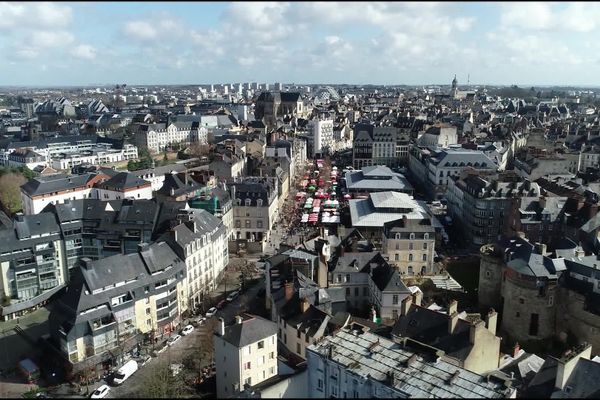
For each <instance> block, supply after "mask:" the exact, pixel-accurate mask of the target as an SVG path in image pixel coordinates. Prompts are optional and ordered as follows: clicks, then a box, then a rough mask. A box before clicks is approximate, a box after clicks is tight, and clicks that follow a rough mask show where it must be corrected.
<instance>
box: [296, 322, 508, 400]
mask: <svg viewBox="0 0 600 400" xmlns="http://www.w3.org/2000/svg"><path fill="white" fill-rule="evenodd" d="M331 345H333V350H332V354H331V357H328V358H329V360H330V361H329V362H330V363H333V364H334V365H335V364H339V365H342V366H343V368H345V369H347V370H349V371H352V373H353V374H355V375H357V376H360V377H361V378H362V379H369V380H374V381H375V380H376V381H379V382H381V383H383V385H385V386H387V387H389V388H392V389H393V390H394V392H395V394H394V395H393V396H394V397H396V396H397V395H398V394H399V393H402V394H403V395H404V396H406V397H417V398H430V397H438V398H440V397H445V398H503V397H506V395H507V392H506V388H505V387H504V385H502V384H500V383H497V382H494V381H488V379H486V377H484V376H481V375H478V374H475V373H473V372H470V371H468V370H466V369H463V368H460V367H456V366H454V365H452V364H450V363H448V362H446V361H444V360H443V359H442V360H439V361H437V362H436V361H435V358H434V357H430V356H429V355H428V354H424V353H420V352H417V351H416V350H414V349H412V348H411V347H404V348H403V347H402V346H401V345H400V344H397V343H394V342H393V341H391V340H388V339H386V338H384V337H382V336H378V335H375V334H373V333H371V332H363V333H357V334H354V333H352V331H351V328H350V327H346V328H343V329H342V330H340V331H339V332H338V333H337V334H335V335H333V336H327V337H325V338H324V340H322V341H321V342H319V343H318V344H313V345H311V346H309V347H307V352H316V353H317V354H321V355H323V356H327V354H328V353H329V348H330V347H331ZM415 355H416V357H414V356H415ZM411 357H413V358H412V359H414V362H413V363H411V365H410V366H409V365H407V361H408V360H409V359H411ZM457 371H458V374H457V373H456V372H457ZM389 373H393V377H392V379H391V381H390V380H388V377H389V375H388V374H389ZM453 376H454V378H453V379H451V378H452V377H453Z"/></svg>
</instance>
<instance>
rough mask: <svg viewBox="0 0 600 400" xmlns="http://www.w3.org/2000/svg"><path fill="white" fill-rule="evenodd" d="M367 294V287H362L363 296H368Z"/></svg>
mask: <svg viewBox="0 0 600 400" xmlns="http://www.w3.org/2000/svg"><path fill="white" fill-rule="evenodd" d="M368 295H369V288H366V287H364V288H363V296H368Z"/></svg>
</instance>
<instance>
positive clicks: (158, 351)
mask: <svg viewBox="0 0 600 400" xmlns="http://www.w3.org/2000/svg"><path fill="white" fill-rule="evenodd" d="M167 347H168V346H167V345H164V346H162V347H161V348H160V349H158V350H156V354H160V353H162V352H163V351H165V350H167Z"/></svg>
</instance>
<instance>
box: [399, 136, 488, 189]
mask: <svg viewBox="0 0 600 400" xmlns="http://www.w3.org/2000/svg"><path fill="white" fill-rule="evenodd" d="M408 168H409V170H410V173H411V175H412V176H413V177H414V179H415V180H416V181H417V182H418V183H419V184H420V185H421V186H422V187H424V188H425V192H426V193H425V194H426V195H427V196H428V197H429V198H432V199H441V198H443V197H444V196H445V195H446V191H447V188H448V182H449V180H450V178H451V177H452V176H460V174H461V173H462V172H463V171H465V170H477V171H489V172H493V171H496V170H497V168H498V166H497V165H496V164H495V163H494V162H493V161H492V160H491V159H490V158H489V157H488V156H486V155H485V154H484V153H483V152H482V151H478V150H467V149H458V148H450V149H440V148H425V147H419V146H412V147H411V149H410V154H409V163H408Z"/></svg>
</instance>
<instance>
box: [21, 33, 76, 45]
mask: <svg viewBox="0 0 600 400" xmlns="http://www.w3.org/2000/svg"><path fill="white" fill-rule="evenodd" d="M74 41H75V37H74V36H73V34H71V33H70V32H67V31H33V32H31V33H30V34H29V43H32V44H34V45H35V47H37V48H40V49H45V48H48V47H61V46H68V45H70V44H72V43H73V42H74Z"/></svg>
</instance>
